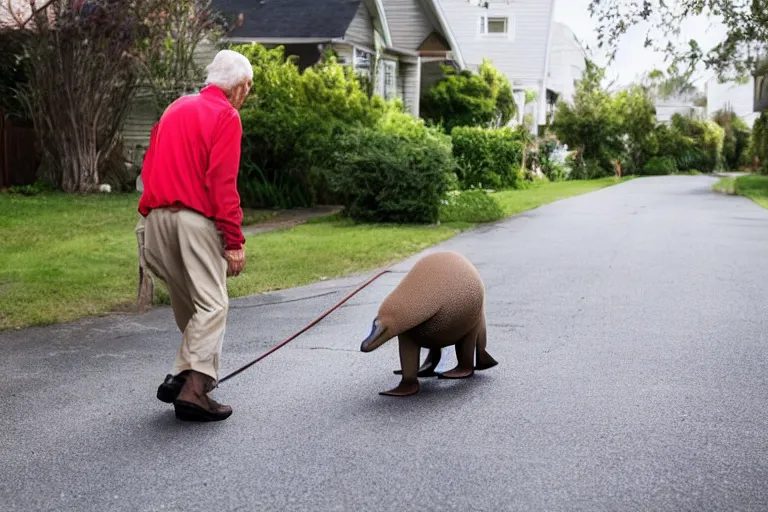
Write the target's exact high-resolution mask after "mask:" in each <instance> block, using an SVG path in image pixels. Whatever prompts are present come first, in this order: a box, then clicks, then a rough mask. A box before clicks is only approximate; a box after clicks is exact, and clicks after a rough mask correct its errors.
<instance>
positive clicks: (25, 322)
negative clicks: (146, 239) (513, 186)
mask: <svg viewBox="0 0 768 512" xmlns="http://www.w3.org/2000/svg"><path fill="white" fill-rule="evenodd" d="M617 182H618V181H617V180H615V179H604V180H593V181H583V182H562V183H550V184H546V185H540V186H536V187H533V188H531V189H528V190H519V191H505V192H500V193H498V194H496V196H497V197H498V199H499V200H500V202H501V203H502V205H503V207H504V209H505V211H506V212H507V214H509V215H512V214H515V213H519V212H522V211H524V210H528V209H531V208H535V207H537V206H540V205H543V204H546V203H549V202H552V201H556V200H558V199H563V198H566V197H570V196H574V195H577V194H582V193H586V192H590V191H593V190H597V189H600V188H604V187H607V186H609V185H612V184H615V183H617ZM137 201H138V195H136V194H125V195H110V196H86V197H83V196H66V195H62V194H44V195H39V196H29V197H26V196H19V195H11V194H0V238H1V239H2V242H1V244H0V247H2V249H0V330H6V329H13V328H21V327H25V326H31V325H45V324H51V323H59V322H66V321H70V320H74V319H77V318H81V317H85V316H93V315H102V314H106V313H110V312H115V311H120V310H131V309H132V308H133V305H134V303H135V301H136V292H137V290H136V286H137V248H136V237H135V234H134V232H133V229H134V227H135V225H136V221H137V218H138V217H137V215H138V214H137V212H136V204H137ZM467 227H470V225H468V224H448V225H441V226H385V225H356V224H354V223H351V222H348V221H346V220H340V219H337V218H334V219H330V220H324V221H322V222H311V223H308V224H305V225H302V226H298V227H295V228H292V229H289V230H284V231H277V232H270V233H264V234H258V235H253V236H250V237H248V243H247V244H246V252H247V258H248V261H247V265H246V271H245V272H244V273H243V274H241V276H239V277H237V278H235V279H231V280H230V281H229V286H230V294H231V296H232V297H239V296H243V295H250V294H257V293H262V292H265V291H270V290H277V289H284V288H288V287H292V286H299V285H303V284H308V283H311V282H314V281H317V280H319V279H323V278H332V277H338V276H342V275H345V274H349V273H352V272H357V271H363V270H369V269H373V268H377V267H380V266H384V265H387V264H390V263H393V262H396V261H399V260H402V259H404V258H407V257H409V256H411V255H413V254H415V253H417V252H419V251H421V250H423V249H425V248H427V247H429V246H432V245H434V244H436V243H438V242H441V241H443V240H446V239H448V238H450V237H452V236H454V235H456V234H457V233H459V232H460V231H462V230H463V229H465V228H467ZM156 289H160V292H159V298H160V300H161V301H163V302H165V299H166V298H165V297H164V296H163V295H164V294H163V293H162V292H163V290H162V287H161V286H157V287H156Z"/></svg>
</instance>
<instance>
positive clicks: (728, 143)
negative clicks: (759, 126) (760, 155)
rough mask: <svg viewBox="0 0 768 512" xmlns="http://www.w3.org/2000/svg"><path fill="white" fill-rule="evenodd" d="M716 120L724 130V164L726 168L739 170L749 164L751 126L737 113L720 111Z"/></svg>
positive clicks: (715, 116)
mask: <svg viewBox="0 0 768 512" xmlns="http://www.w3.org/2000/svg"><path fill="white" fill-rule="evenodd" d="M713 120H714V122H715V123H717V124H718V125H719V126H720V127H721V128H722V129H723V131H724V139H723V164H724V166H725V168H726V169H729V170H732V171H737V170H739V169H740V168H741V167H742V166H747V165H749V154H748V152H747V150H748V148H749V142H750V128H749V126H747V123H745V122H744V121H742V120H741V118H739V117H738V116H737V115H736V114H735V113H733V112H729V111H722V110H721V111H718V112H716V113H715V115H714V119H713Z"/></svg>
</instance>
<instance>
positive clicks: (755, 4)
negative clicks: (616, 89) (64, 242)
mask: <svg viewBox="0 0 768 512" xmlns="http://www.w3.org/2000/svg"><path fill="white" fill-rule="evenodd" d="M589 10H590V13H591V14H592V16H593V17H595V18H597V21H598V27H597V39H598V47H600V48H606V49H607V50H608V54H609V57H610V58H613V57H615V53H616V49H617V46H618V43H619V41H620V40H621V36H622V35H623V34H625V33H626V32H627V30H628V29H629V28H630V27H632V26H634V25H636V24H638V23H641V22H648V23H649V24H650V26H651V28H650V29H649V30H648V31H647V33H646V39H645V47H651V48H654V49H656V50H658V51H661V52H664V53H666V54H667V55H668V56H669V57H671V58H672V59H673V62H675V63H677V62H679V63H681V64H687V66H688V69H692V68H693V67H694V66H695V65H696V64H697V63H699V62H702V63H703V64H704V65H705V66H706V68H707V69H710V70H712V71H714V72H715V73H716V74H717V76H718V78H720V79H721V80H723V81H725V80H729V79H741V78H744V77H746V76H748V75H750V74H751V73H752V72H753V71H754V70H755V68H756V66H757V64H758V63H759V62H760V60H761V59H762V58H764V57H765V55H766V54H768V0H590V5H589ZM691 16H705V17H709V18H717V19H718V20H719V21H720V22H721V23H722V24H723V25H724V26H725V28H726V32H727V33H726V35H725V37H724V38H723V40H722V41H720V42H719V43H718V44H717V45H715V46H714V47H713V48H712V49H711V50H709V51H707V52H705V51H704V50H703V49H702V48H701V46H700V45H699V43H698V42H697V41H695V40H690V41H688V42H687V43H685V44H682V45H678V44H677V39H678V38H679V36H680V33H681V27H682V25H683V22H684V21H685V20H686V19H687V18H689V17H691Z"/></svg>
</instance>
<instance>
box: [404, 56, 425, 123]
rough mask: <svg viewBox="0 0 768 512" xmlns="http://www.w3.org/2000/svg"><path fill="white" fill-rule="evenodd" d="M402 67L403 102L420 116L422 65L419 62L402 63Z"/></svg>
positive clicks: (413, 112)
mask: <svg viewBox="0 0 768 512" xmlns="http://www.w3.org/2000/svg"><path fill="white" fill-rule="evenodd" d="M400 69H401V72H400V76H401V83H402V93H401V94H402V98H403V103H405V108H406V110H407V111H408V112H410V113H411V115H413V116H414V117H419V103H420V79H421V73H420V72H419V70H420V66H419V64H402V66H401V68H400Z"/></svg>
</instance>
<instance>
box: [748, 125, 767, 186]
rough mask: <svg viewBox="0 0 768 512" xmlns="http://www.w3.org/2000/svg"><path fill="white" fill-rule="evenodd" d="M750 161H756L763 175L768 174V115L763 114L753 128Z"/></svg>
mask: <svg viewBox="0 0 768 512" xmlns="http://www.w3.org/2000/svg"><path fill="white" fill-rule="evenodd" d="M749 156H750V159H756V160H757V163H758V165H759V166H760V168H759V171H760V172H761V173H762V174H768V113H765V112H763V113H762V114H760V117H758V118H757V119H755V123H754V124H753V126H752V140H751V142H750V145H749Z"/></svg>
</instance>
